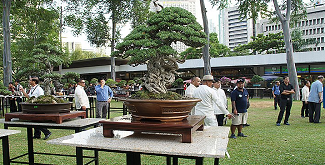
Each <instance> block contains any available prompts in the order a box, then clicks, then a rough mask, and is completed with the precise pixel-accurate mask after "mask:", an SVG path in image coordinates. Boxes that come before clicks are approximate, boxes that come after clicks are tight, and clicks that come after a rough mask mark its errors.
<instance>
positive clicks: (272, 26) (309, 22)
mask: <svg viewBox="0 0 325 165" xmlns="http://www.w3.org/2000/svg"><path fill="white" fill-rule="evenodd" d="M324 18H325V4H324V2H322V1H317V2H315V3H314V4H311V5H310V6H309V7H307V18H306V19H304V20H301V21H300V22H298V23H297V24H296V25H295V28H297V29H300V30H301V32H302V38H303V39H304V40H307V39H311V38H313V39H316V40H317V41H318V43H319V44H318V45H317V46H316V45H315V44H313V45H309V46H308V47H310V48H312V49H313V50H314V51H322V50H324V49H325V29H324V27H325V20H324ZM291 30H293V29H291ZM281 31H283V29H282V25H281V23H280V22H275V23H270V21H269V20H267V19H263V20H261V22H260V26H259V33H263V34H264V35H267V34H269V33H278V32H281Z"/></svg>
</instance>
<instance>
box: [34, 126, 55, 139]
mask: <svg viewBox="0 0 325 165" xmlns="http://www.w3.org/2000/svg"><path fill="white" fill-rule="evenodd" d="M41 131H42V132H43V133H44V135H48V134H50V133H51V132H50V131H49V130H48V129H47V128H35V129H34V136H35V137H41Z"/></svg>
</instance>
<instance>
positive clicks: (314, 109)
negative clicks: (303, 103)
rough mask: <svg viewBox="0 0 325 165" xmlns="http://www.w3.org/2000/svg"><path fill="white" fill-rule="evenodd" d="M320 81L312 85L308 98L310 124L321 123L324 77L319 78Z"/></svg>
mask: <svg viewBox="0 0 325 165" xmlns="http://www.w3.org/2000/svg"><path fill="white" fill-rule="evenodd" d="M317 79H318V80H316V81H315V82H313V83H312V84H311V88H310V93H309V97H308V102H309V122H310V123H319V118H320V109H321V108H320V107H321V103H322V102H323V79H324V77H323V76H318V77H317Z"/></svg>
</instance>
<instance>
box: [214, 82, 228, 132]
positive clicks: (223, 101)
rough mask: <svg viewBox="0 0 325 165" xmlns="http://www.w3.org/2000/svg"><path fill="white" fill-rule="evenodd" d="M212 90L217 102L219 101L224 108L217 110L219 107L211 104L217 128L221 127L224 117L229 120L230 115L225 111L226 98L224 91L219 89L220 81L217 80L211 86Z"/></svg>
mask: <svg viewBox="0 0 325 165" xmlns="http://www.w3.org/2000/svg"><path fill="white" fill-rule="evenodd" d="M213 89H214V90H215V92H216V94H217V97H218V100H220V103H221V105H220V106H223V107H225V108H219V106H217V105H216V103H214V104H213V109H214V114H215V115H216V118H217V122H218V126H223V119H224V116H225V115H227V117H228V118H229V119H230V118H231V114H230V113H229V111H228V110H227V105H228V102H227V97H226V94H225V91H224V90H223V89H221V81H220V80H219V79H217V80H216V81H215V83H214V84H213Z"/></svg>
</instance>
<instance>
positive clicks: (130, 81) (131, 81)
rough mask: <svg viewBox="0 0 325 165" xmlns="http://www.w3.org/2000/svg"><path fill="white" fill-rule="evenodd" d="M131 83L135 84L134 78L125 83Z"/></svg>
mask: <svg viewBox="0 0 325 165" xmlns="http://www.w3.org/2000/svg"><path fill="white" fill-rule="evenodd" d="M133 84H135V81H134V80H129V81H128V83H127V85H133Z"/></svg>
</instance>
